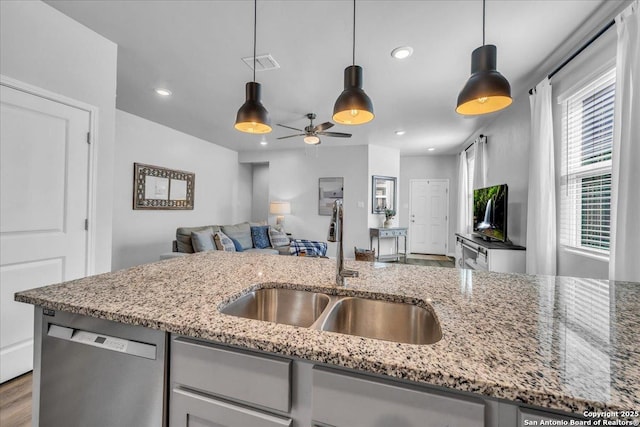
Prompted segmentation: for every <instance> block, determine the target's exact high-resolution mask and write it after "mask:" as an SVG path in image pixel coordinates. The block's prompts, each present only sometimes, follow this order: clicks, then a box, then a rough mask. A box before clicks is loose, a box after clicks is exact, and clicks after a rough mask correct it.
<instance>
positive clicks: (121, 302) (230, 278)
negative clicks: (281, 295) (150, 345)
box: [15, 252, 640, 414]
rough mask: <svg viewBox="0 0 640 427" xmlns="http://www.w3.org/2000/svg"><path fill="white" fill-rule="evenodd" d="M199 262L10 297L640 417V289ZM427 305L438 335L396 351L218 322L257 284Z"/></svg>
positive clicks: (257, 259)
mask: <svg viewBox="0 0 640 427" xmlns="http://www.w3.org/2000/svg"><path fill="white" fill-rule="evenodd" d="M345 263H346V266H347V267H348V268H356V269H358V270H359V271H360V277H359V278H353V279H348V281H347V287H346V288H336V287H335V285H334V283H335V282H334V281H335V261H334V260H329V259H320V258H304V257H284V256H273V255H257V254H242V253H235V254H229V253H224V252H209V253H199V254H194V255H190V256H186V257H182V258H176V259H171V260H166V261H162V262H158V263H153V264H146V265H141V266H137V267H133V268H131V269H128V270H122V271H117V272H114V273H108V274H103V275H98V276H92V277H87V278H84V279H80V280H75V281H71V282H66V283H62V284H58V285H51V286H46V287H43V288H39V289H33V290H28V291H24V292H20V293H17V294H16V297H15V299H16V300H17V301H22V302H26V303H30V304H35V305H40V306H43V307H45V308H50V309H54V310H63V311H68V312H72V313H79V314H84V315H88V316H93V317H99V318H104V319H109V320H115V321H118V322H123V323H129V324H134V325H143V326H147V327H150V328H155V329H160V330H164V331H168V332H174V333H177V334H184V335H188V336H192V337H197V338H204V339H208V340H212V341H217V342H220V343H226V344H230V345H237V346H242V347H246V348H253V349H258V350H263V351H268V352H273V353H279V354H282V355H287V356H294V357H299V358H302V359H307V360H310V361H317V362H323V363H329V364H333V365H339V366H344V367H347V368H353V369H358V370H362V371H367V372H372V373H378V374H383V375H388V376H391V377H397V378H403V379H407V380H412V381H418V382H424V383H429V384H434V385H438V386H444V387H450V388H454V389H458V390H462V391H468V392H473V393H479V394H482V395H485V396H490V397H495V398H502V399H508V400H512V401H517V402H523V403H525V404H529V405H534V406H541V407H546V408H553V409H558V410H563V411H569V412H574V413H577V414H581V413H582V412H583V411H585V410H595V411H602V410H633V409H635V410H637V409H640V348H639V346H638V343H640V284H639V283H628V282H609V281H602V280H592V279H577V278H567V277H552V276H527V275H522V274H498V273H487V272H474V271H470V270H458V269H453V268H437V267H422V266H411V265H396V264H377V263H376V264H374V263H364V262H356V261H346V262H345ZM261 284H262V285H263V286H264V287H274V286H282V285H277V284H286V286H287V287H292V288H301V289H315V290H320V291H324V292H327V293H331V294H336V293H339V294H344V295H349V294H360V295H367V294H370V295H372V296H373V297H375V298H378V299H390V300H396V301H397V300H405V301H415V300H421V301H423V302H429V303H430V304H431V305H432V306H433V308H434V310H435V312H436V314H437V315H438V318H439V320H440V325H441V328H442V332H443V338H442V340H440V341H439V342H438V343H436V344H432V345H412V344H398V343H393V342H387V341H380V340H375V339H369V338H361V337H356V336H350V335H342V334H337V333H331V332H323V331H318V330H313V329H306V328H300V327H294V326H288V325H281V324H275V323H270V322H263V321H259V320H250V319H244V318H239V317H234V316H229V315H224V314H222V313H220V312H219V311H218V308H219V307H220V306H221V305H223V304H225V303H226V302H228V301H230V300H233V299H235V298H236V297H237V296H238V295H239V294H241V293H243V292H246V291H247V289H248V288H250V287H254V286H255V285H261Z"/></svg>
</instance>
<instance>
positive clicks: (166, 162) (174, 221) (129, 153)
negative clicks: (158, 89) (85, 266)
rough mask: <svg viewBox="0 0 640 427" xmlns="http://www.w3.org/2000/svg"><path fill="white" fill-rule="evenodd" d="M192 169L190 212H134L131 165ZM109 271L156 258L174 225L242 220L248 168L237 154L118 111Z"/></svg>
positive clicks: (166, 248) (246, 200)
mask: <svg viewBox="0 0 640 427" xmlns="http://www.w3.org/2000/svg"><path fill="white" fill-rule="evenodd" d="M134 162H138V163H146V164H150V165H155V166H162V167H166V168H170V169H180V170H186V171H189V172H194V173H195V175H196V179H195V191H194V209H193V210H149V211H147V210H133V209H132V206H131V200H132V192H133V189H132V184H131V183H132V182H133V163H134ZM114 166H115V167H114V171H115V189H116V191H115V197H114V203H113V208H114V213H113V269H114V270H118V269H121V268H126V267H130V266H134V265H138V264H143V263H146V262H152V261H157V260H158V259H159V257H160V254H162V253H165V252H171V242H172V241H173V240H174V239H175V234H176V228H178V227H189V226H199V225H208V224H230V223H235V222H240V221H247V220H248V219H249V218H248V215H249V214H250V212H251V194H250V190H249V189H250V188H251V173H250V168H247V167H243V168H239V166H238V153H237V152H235V151H232V150H229V149H227V148H223V147H220V146H219V145H215V144H212V143H210V142H208V141H204V140H202V139H199V138H196V137H194V136H191V135H187V134H185V133H182V132H179V131H177V130H174V129H171V128H168V127H166V126H162V125H160V124H158V123H154V122H151V121H149V120H146V119H143V118H141V117H138V116H134V115H133V114H129V113H125V112H124V111H120V110H117V114H116V160H115V164H114Z"/></svg>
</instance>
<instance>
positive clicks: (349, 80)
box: [333, 65, 374, 125]
mask: <svg viewBox="0 0 640 427" xmlns="http://www.w3.org/2000/svg"><path fill="white" fill-rule="evenodd" d="M373 118H374V114H373V103H372V102H371V99H370V98H369V97H368V96H367V94H366V93H364V90H362V67H360V66H359V65H350V66H348V67H347V68H345V69H344V90H343V91H342V93H341V94H340V96H339V97H338V99H337V100H336V103H335V105H334V106H333V121H335V122H336V123H340V124H345V125H359V124H362V123H367V122H370V121H371V120H373Z"/></svg>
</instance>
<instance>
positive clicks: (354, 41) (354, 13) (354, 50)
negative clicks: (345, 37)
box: [351, 0, 356, 65]
mask: <svg viewBox="0 0 640 427" xmlns="http://www.w3.org/2000/svg"><path fill="white" fill-rule="evenodd" d="M352 55H353V56H352V58H351V59H352V62H353V65H356V0H353V54H352Z"/></svg>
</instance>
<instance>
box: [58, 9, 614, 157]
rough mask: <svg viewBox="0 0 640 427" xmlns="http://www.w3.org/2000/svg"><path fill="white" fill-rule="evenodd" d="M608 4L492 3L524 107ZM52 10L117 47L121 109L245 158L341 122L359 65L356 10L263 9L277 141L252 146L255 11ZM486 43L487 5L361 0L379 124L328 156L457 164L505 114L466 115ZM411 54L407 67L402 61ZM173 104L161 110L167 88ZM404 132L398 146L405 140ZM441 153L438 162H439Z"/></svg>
mask: <svg viewBox="0 0 640 427" xmlns="http://www.w3.org/2000/svg"><path fill="white" fill-rule="evenodd" d="M603 1H604V0H547V1H540V0H538V1H534V0H517V1H516V0H502V1H499V0H489V1H487V7H486V9H487V17H486V25H487V32H486V41H487V44H489V43H491V44H495V45H497V46H498V70H499V71H500V72H501V73H502V74H503V75H504V76H505V77H507V79H508V80H509V81H510V83H511V86H512V94H513V95H514V96H517V95H519V94H524V93H525V91H526V90H527V89H528V88H527V87H525V85H526V84H531V82H530V81H529V80H530V76H531V73H532V72H538V68H539V66H540V64H541V63H542V62H543V61H544V60H545V59H546V58H547V57H549V56H550V55H551V54H552V53H553V52H554V50H555V49H556V48H557V47H558V46H560V45H561V44H562V42H563V41H565V40H566V39H567V38H568V37H569V36H570V35H571V34H572V33H574V32H575V31H576V30H577V29H578V28H580V26H581V24H582V23H583V22H584V21H585V20H586V19H587V18H588V17H589V16H590V15H592V14H593V13H594V12H595V11H596V10H597V9H598V8H599V7H600V6H601V5H602V3H603ZM47 3H48V4H50V5H52V6H53V7H55V8H56V9H58V10H60V11H62V12H63V13H65V14H66V15H68V16H70V17H71V18H73V19H75V20H77V21H79V22H80V23H82V24H84V25H86V26H87V27H89V28H91V29H92V30H94V31H96V32H98V33H100V34H102V35H103V36H104V37H106V38H108V39H110V40H112V41H113V42H115V43H117V44H118V82H117V83H118V89H117V102H116V105H117V108H119V109H121V110H124V111H127V112H129V113H132V114H135V115H137V116H140V117H143V118H146V119H149V120H152V121H154V122H157V123H161V124H163V125H166V126H169V127H171V128H174V129H177V130H180V131H182V132H185V133H188V134H191V135H194V136H196V137H199V138H202V139H204V140H207V141H210V142H213V143H216V144H219V145H221V146H224V147H228V148H230V149H232V150H236V151H248V150H272V149H288V148H299V147H303V146H304V145H305V144H304V143H303V141H302V138H291V139H286V140H282V141H277V140H276V138H277V137H280V136H285V135H289V134H291V133H292V132H290V131H289V130H288V129H284V128H280V127H277V126H275V123H282V124H286V125H288V126H293V127H296V128H303V127H304V126H305V125H306V124H307V119H306V118H305V117H304V115H305V114H306V113H309V112H315V113H316V114H317V116H318V119H317V123H320V122H324V121H328V120H330V119H331V115H332V111H333V103H334V102H335V100H336V98H337V97H338V95H339V94H340V92H341V91H342V89H343V70H344V68H345V67H347V66H348V65H351V34H352V33H351V31H352V19H353V18H352V3H351V1H349V0H334V1H329V0H326V1H324V0H321V1H320V0H316V1H313V0H280V1H279V0H269V1H264V0H261V1H259V2H258V35H257V37H258V44H257V53H258V55H261V54H266V53H270V54H271V55H273V57H274V58H275V59H276V60H277V61H278V63H279V64H280V67H281V68H280V69H277V70H272V71H261V72H258V73H257V81H258V82H260V83H262V92H263V93H262V100H263V103H264V105H265V107H266V108H267V109H268V110H269V113H270V115H271V121H272V124H273V125H274V126H273V128H274V131H273V132H272V133H270V134H268V135H266V139H267V141H268V145H267V146H261V145H260V144H259V142H260V140H261V138H262V137H261V136H256V135H247V134H243V133H240V132H238V131H236V130H235V129H234V128H233V124H234V121H235V114H236V112H237V110H238V108H240V106H241V105H242V104H243V102H244V86H245V83H246V82H248V81H250V80H251V79H252V71H251V69H250V68H249V67H247V65H246V64H245V63H244V62H243V61H242V60H241V58H243V57H247V56H252V54H253V50H252V49H253V47H252V37H253V35H252V28H253V14H252V12H253V2H252V1H250V0H231V1H206V0H194V1H190V0H182V1H177V0H175V1H167V0H164V1H154V0H129V1H99V0H93V1H77V0H67V1H58V0H49V1H47ZM481 44H482V2H481V1H480V0H472V1H465V0H456V1H451V0H443V1H437V0H431V1H417V0H414V1H399V0H389V1H383V0H373V1H364V0H361V1H358V3H357V28H356V63H357V64H358V65H361V66H362V67H363V68H364V89H365V91H366V92H367V94H368V95H369V96H370V97H371V99H372V100H373V103H374V108H375V114H376V118H375V119H374V120H373V121H372V122H370V123H368V124H365V125H361V126H342V125H336V126H335V127H334V128H332V129H331V130H332V131H337V132H350V133H353V138H351V139H342V138H323V139H322V145H321V146H320V148H322V147H324V146H341V145H360V144H376V145H383V146H390V147H396V148H398V149H400V152H401V153H402V154H404V155H411V154H446V153H454V152H455V151H456V149H457V148H458V147H460V145H461V143H463V142H464V140H466V139H467V138H468V137H469V135H471V133H472V132H473V131H474V130H476V129H478V128H479V127H480V126H481V124H482V123H483V122H484V121H486V120H491V119H492V116H493V117H495V115H496V114H500V113H494V114H491V115H487V116H482V117H479V118H465V117H462V116H459V115H458V114H456V113H455V111H454V109H455V103H456V98H457V96H458V92H459V91H460V89H462V86H463V85H464V83H465V81H466V79H467V78H468V77H469V69H470V61H471V51H472V50H473V49H475V48H476V47H478V46H480V45H481ZM405 45H409V46H412V47H413V49H414V52H413V55H412V56H411V57H410V58H408V59H405V60H402V61H400V60H397V59H394V58H392V57H391V55H390V52H391V50H392V49H393V48H395V47H398V46H405ZM156 87H165V88H168V89H170V90H171V91H172V92H173V95H172V96H171V97H167V98H162V97H159V96H158V95H157V94H156V93H155V92H154V88H156ZM399 129H402V130H405V131H406V134H405V135H403V136H396V135H395V133H394V132H395V131H396V130H399ZM428 148H435V150H433V151H431V152H428V151H427V149H428Z"/></svg>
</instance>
